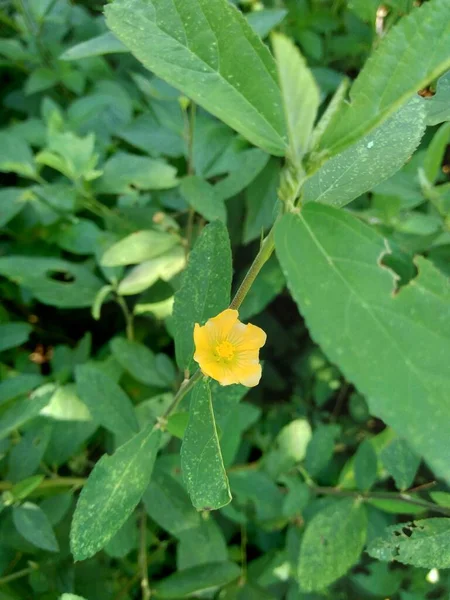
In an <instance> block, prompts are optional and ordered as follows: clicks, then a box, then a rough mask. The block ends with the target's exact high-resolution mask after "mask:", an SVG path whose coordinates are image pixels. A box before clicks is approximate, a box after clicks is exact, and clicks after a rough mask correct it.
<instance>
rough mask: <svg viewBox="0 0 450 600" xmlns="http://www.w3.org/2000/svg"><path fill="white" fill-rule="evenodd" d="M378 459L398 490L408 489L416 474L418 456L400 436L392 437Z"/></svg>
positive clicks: (418, 462) (418, 461) (418, 463)
mask: <svg viewBox="0 0 450 600" xmlns="http://www.w3.org/2000/svg"><path fill="white" fill-rule="evenodd" d="M380 459H381V462H382V463H383V465H384V466H385V467H386V469H387V471H388V473H389V474H390V475H392V477H393V478H394V481H395V485H396V486H397V488H398V489H399V490H406V489H408V488H409V487H410V486H411V485H412V483H413V481H414V477H415V476H416V473H417V469H418V468H419V465H420V458H419V457H418V456H417V455H416V454H415V453H414V452H413V451H412V450H411V448H410V447H409V445H408V444H407V443H406V442H405V440H402V439H400V438H394V439H393V440H392V441H391V442H390V443H389V444H388V445H387V446H386V447H385V448H383V449H382V451H381V452H380Z"/></svg>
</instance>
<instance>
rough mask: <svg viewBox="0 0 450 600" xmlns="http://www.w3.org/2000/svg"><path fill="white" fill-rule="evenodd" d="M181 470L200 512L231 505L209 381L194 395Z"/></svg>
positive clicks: (182, 448) (204, 381)
mask: <svg viewBox="0 0 450 600" xmlns="http://www.w3.org/2000/svg"><path fill="white" fill-rule="evenodd" d="M181 469H182V471H183V478H184V481H185V483H186V487H187V490H188V492H189V495H190V497H191V500H192V504H193V505H194V506H195V508H197V510H215V509H218V508H221V507H222V506H225V505H227V504H228V503H229V502H230V501H231V494H230V488H229V485H228V478H227V474H226V472H225V467H224V465H223V460H222V453H221V450H220V444H219V438H218V435H217V427H216V422H215V418H214V411H213V407H212V402H211V390H210V387H209V382H208V381H207V380H203V381H201V382H200V383H198V384H197V385H196V387H195V388H194V391H193V393H192V400H191V406H190V412H189V423H188V426H187V428H186V432H185V434H184V439H183V445H182V447H181Z"/></svg>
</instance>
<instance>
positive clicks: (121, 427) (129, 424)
mask: <svg viewBox="0 0 450 600" xmlns="http://www.w3.org/2000/svg"><path fill="white" fill-rule="evenodd" d="M75 379H76V383H77V393H78V396H79V397H80V399H81V400H82V402H84V403H85V404H86V406H87V407H88V409H89V412H90V413H91V415H92V417H93V419H94V420H95V421H96V422H97V423H99V424H100V425H103V427H106V428H107V429H109V431H112V432H113V433H115V434H116V435H118V436H120V437H122V436H123V437H124V438H125V439H126V438H129V437H130V436H132V435H133V434H135V433H136V432H137V431H138V429H139V428H138V422H137V419H136V415H135V412H134V409H133V405H132V404H131V401H130V399H129V398H128V396H127V394H126V393H125V392H124V391H123V390H122V388H121V387H120V386H119V385H118V384H117V383H116V382H115V381H114V380H113V379H111V378H110V377H108V375H106V373H104V372H103V371H101V370H100V369H99V368H97V367H95V366H93V365H81V366H78V367H77V368H76V372H75Z"/></svg>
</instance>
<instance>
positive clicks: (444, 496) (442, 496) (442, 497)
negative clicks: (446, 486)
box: [430, 492, 450, 508]
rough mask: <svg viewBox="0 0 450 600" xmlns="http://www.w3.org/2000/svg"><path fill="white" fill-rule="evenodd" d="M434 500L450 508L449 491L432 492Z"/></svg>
mask: <svg viewBox="0 0 450 600" xmlns="http://www.w3.org/2000/svg"><path fill="white" fill-rule="evenodd" d="M430 496H431V498H432V499H433V501H434V502H436V503H437V504H439V505H440V506H445V508H450V494H449V493H448V492H430Z"/></svg>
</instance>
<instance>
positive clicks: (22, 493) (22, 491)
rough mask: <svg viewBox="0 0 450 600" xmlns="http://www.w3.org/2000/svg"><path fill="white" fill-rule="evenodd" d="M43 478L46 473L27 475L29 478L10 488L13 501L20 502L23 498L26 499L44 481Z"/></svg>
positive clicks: (9, 491) (9, 493)
mask: <svg viewBox="0 0 450 600" xmlns="http://www.w3.org/2000/svg"><path fill="white" fill-rule="evenodd" d="M43 480H44V475H33V476H32V477H27V479H24V480H23V481H20V482H19V483H16V485H14V486H13V487H12V488H11V489H10V490H8V495H10V498H11V501H12V502H20V501H21V500H24V499H25V498H26V497H27V496H29V495H30V494H31V492H32V491H33V490H35V489H36V488H37V487H38V486H39V485H40V484H41V483H42V481H43Z"/></svg>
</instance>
